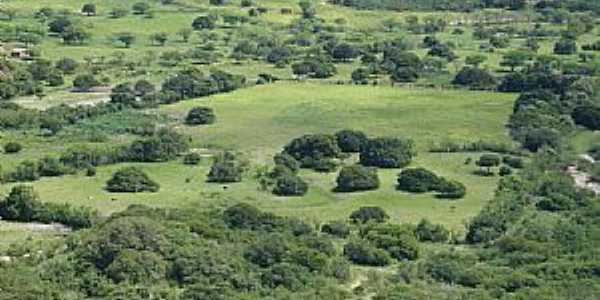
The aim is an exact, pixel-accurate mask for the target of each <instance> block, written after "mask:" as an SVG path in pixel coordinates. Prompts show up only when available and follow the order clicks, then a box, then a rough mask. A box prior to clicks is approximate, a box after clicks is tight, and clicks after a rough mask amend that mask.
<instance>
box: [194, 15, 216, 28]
mask: <svg viewBox="0 0 600 300" xmlns="http://www.w3.org/2000/svg"><path fill="white" fill-rule="evenodd" d="M215 27H216V20H215V19H214V18H213V17H211V16H199V17H197V18H196V19H194V21H193V22H192V28H194V30H212V29H214V28H215Z"/></svg>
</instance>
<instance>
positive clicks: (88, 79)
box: [73, 74, 100, 92]
mask: <svg viewBox="0 0 600 300" xmlns="http://www.w3.org/2000/svg"><path fill="white" fill-rule="evenodd" d="M98 85H100V82H98V80H96V78H95V77H94V75H92V74H84V75H77V77H75V79H74V80H73V87H74V88H76V89H77V90H78V91H81V92H87V91H89V90H90V89H92V88H93V87H96V86H98Z"/></svg>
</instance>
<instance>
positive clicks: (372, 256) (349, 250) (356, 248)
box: [344, 240, 391, 267]
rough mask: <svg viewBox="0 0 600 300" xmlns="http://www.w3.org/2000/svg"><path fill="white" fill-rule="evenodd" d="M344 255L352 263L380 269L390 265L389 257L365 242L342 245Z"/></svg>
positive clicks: (351, 242)
mask: <svg viewBox="0 0 600 300" xmlns="http://www.w3.org/2000/svg"><path fill="white" fill-rule="evenodd" d="M344 255H345V256H346V257H347V258H348V259H349V260H350V261H351V262H353V263H355V264H358V265H365V266H375V267H381V266H386V265H388V264H390V263H391V258H390V255H389V254H388V253H387V252H386V251H385V250H382V249H378V248H376V247H374V246H372V245H370V244H369V243H367V242H365V241H360V240H356V241H350V242H349V243H347V244H346V245H344Z"/></svg>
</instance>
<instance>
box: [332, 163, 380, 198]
mask: <svg viewBox="0 0 600 300" xmlns="http://www.w3.org/2000/svg"><path fill="white" fill-rule="evenodd" d="M336 182H337V186H336V188H335V190H336V191H337V192H357V191H368V190H375V189H377V188H379V177H378V176H377V169H376V168H371V167H363V166H361V165H354V166H347V167H343V168H342V170H341V171H340V173H339V174H338V177H337V179H336Z"/></svg>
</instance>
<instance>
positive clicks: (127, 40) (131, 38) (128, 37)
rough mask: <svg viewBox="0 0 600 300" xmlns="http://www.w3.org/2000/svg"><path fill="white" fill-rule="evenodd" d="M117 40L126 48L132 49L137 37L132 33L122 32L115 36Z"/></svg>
mask: <svg viewBox="0 0 600 300" xmlns="http://www.w3.org/2000/svg"><path fill="white" fill-rule="evenodd" d="M115 39H116V40H117V41H119V42H121V43H123V45H124V46H125V48H129V47H131V44H133V42H135V35H133V34H132V33H131V32H120V33H117V34H115Z"/></svg>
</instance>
